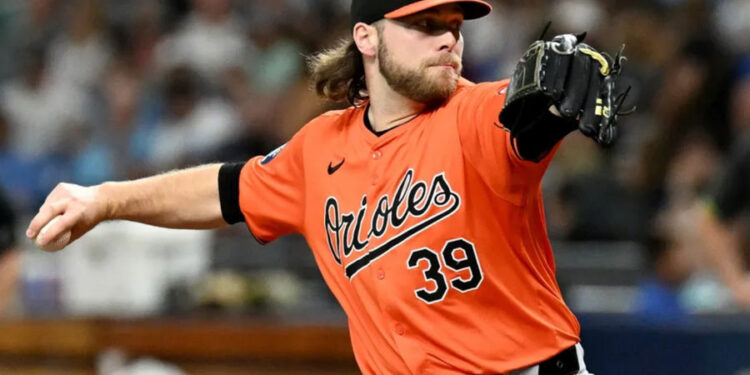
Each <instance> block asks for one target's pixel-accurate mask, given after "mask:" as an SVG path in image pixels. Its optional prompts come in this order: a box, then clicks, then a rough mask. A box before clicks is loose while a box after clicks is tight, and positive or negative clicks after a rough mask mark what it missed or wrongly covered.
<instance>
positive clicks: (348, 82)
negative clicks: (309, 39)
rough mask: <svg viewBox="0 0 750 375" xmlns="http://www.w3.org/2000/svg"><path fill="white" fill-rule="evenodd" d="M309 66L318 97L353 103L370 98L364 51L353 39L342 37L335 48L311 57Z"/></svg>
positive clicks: (361, 102)
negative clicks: (361, 50) (363, 59)
mask: <svg viewBox="0 0 750 375" xmlns="http://www.w3.org/2000/svg"><path fill="white" fill-rule="evenodd" d="M307 65H308V68H309V69H310V76H311V79H312V85H313V88H314V89H315V92H316V93H317V94H318V95H319V96H321V97H323V98H326V99H328V100H331V101H334V102H342V101H344V100H346V101H348V102H349V104H352V105H354V106H360V105H362V104H363V103H364V102H365V101H366V100H367V99H368V94H367V84H366V83H365V66H364V63H363V62H362V53H360V52H359V49H357V45H356V44H354V41H353V40H351V39H342V40H340V41H339V42H338V43H337V44H336V45H335V46H334V47H333V48H330V49H326V50H323V51H321V52H318V53H316V54H314V55H312V56H310V57H308V59H307Z"/></svg>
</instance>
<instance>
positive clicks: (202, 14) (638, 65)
mask: <svg viewBox="0 0 750 375" xmlns="http://www.w3.org/2000/svg"><path fill="white" fill-rule="evenodd" d="M491 3H492V5H493V6H494V8H495V9H494V11H493V12H492V14H491V15H490V16H489V17H487V18H485V19H482V20H481V21H477V22H467V23H466V24H465V26H464V32H463V34H464V38H465V40H466V51H465V56H464V64H465V68H464V69H465V70H464V75H465V76H466V77H467V78H469V79H470V80H474V81H487V80H496V79H501V78H505V77H508V76H509V75H510V73H511V72H512V69H513V67H514V65H515V63H516V62H517V60H518V58H519V57H520V56H521V54H522V53H523V51H524V49H525V48H526V47H527V46H528V44H529V43H531V42H532V41H533V40H535V39H536V38H538V36H539V34H540V32H541V31H542V29H543V28H544V25H545V23H546V22H547V21H552V26H551V30H550V31H549V32H548V33H547V36H548V37H550V36H551V35H554V34H558V33H564V32H572V33H580V32H583V31H587V32H588V36H587V39H586V42H587V43H589V44H591V45H593V46H595V47H596V48H598V49H600V50H602V51H607V52H610V53H612V54H614V53H615V52H616V51H617V50H619V48H620V46H621V44H625V45H626V49H625V55H627V57H628V61H627V62H626V64H625V70H624V77H623V79H622V81H621V85H622V87H627V86H632V91H631V95H630V96H629V97H628V100H627V102H626V104H625V106H626V107H629V106H637V111H636V112H635V114H633V115H631V116H628V117H625V118H622V120H621V124H622V126H621V128H620V136H619V140H618V142H617V143H616V144H615V145H614V146H613V147H610V148H607V149H601V148H599V147H598V146H596V144H595V143H593V142H591V141H590V140H589V139H587V138H585V137H583V136H580V135H577V134H574V135H571V136H569V137H568V138H567V139H566V140H565V142H564V145H563V147H561V148H560V150H559V151H558V154H557V156H556V158H555V160H554V162H553V164H552V165H551V167H550V170H549V171H548V173H547V176H546V178H545V182H544V190H545V195H546V206H547V219H548V227H549V231H550V236H551V238H553V239H554V240H564V241H634V242H638V243H641V244H644V249H647V254H648V259H649V260H650V262H649V264H650V267H651V271H650V272H649V274H650V275H652V276H651V277H650V278H648V279H644V283H643V285H642V288H641V290H640V291H639V293H640V294H639V298H638V301H637V303H638V306H636V307H635V309H636V310H639V311H643V312H644V313H645V314H647V315H649V316H655V315H658V314H667V315H669V316H679V315H681V314H688V313H690V312H692V311H699V310H701V309H703V310H705V309H708V310H711V309H720V308H722V307H726V306H728V305H733V304H734V303H733V302H731V298H730V299H726V298H719V297H717V296H721V295H722V294H721V293H713V292H710V293H707V292H701V291H702V290H713V289H710V288H709V289H706V288H707V285H709V284H710V283H706V282H693V281H694V280H696V279H698V280H703V279H702V278H703V276H702V275H704V274H706V273H707V272H705V271H706V270H710V269H711V267H709V266H708V265H709V264H710V263H711V261H710V260H709V259H707V258H710V256H707V255H706V251H704V249H699V248H702V247H705V246H704V243H705V242H706V241H705V239H703V238H700V237H701V233H702V231H701V230H700V228H699V226H700V222H701V218H702V215H704V214H705V211H710V207H711V206H712V203H711V202H714V201H716V200H717V199H719V198H717V197H715V196H714V195H715V194H717V193H716V191H717V188H716V186H717V184H719V182H718V181H719V180H720V177H719V176H721V175H722V174H726V173H727V172H726V171H725V169H726V168H725V165H726V164H727V161H728V160H734V159H737V157H736V156H735V155H738V154H741V153H742V151H741V150H742V148H743V147H744V148H745V149H747V148H748V147H750V146H749V145H748V142H747V141H744V143H743V139H747V138H748V137H749V136H750V2H747V1H745V0H659V1H631V2H626V3H624V2H615V1H614V0H562V1H554V2H552V1H542V0H502V1H499V0H494V1H491ZM348 7H349V1H348V0H253V1H239V0H164V1H149V0H133V1H115V0H5V1H3V2H1V3H0V187H2V189H4V190H5V191H6V193H7V195H8V196H10V197H12V200H11V203H12V206H13V208H14V210H15V211H16V212H18V213H20V215H21V216H24V215H28V214H30V213H32V212H34V211H35V210H36V208H37V207H38V206H39V205H40V204H41V202H42V201H43V199H44V197H45V196H46V194H47V193H48V192H49V190H50V189H51V188H52V187H54V185H55V184H56V183H58V182H59V181H68V182H74V183H78V184H86V185H88V184H96V183H99V182H102V181H105V180H122V179H130V178H136V177H141V176H145V175H150V174H153V173H158V172H162V171H166V170H170V169H174V168H180V167H185V166H190V165H196V164H199V163H204V162H211V161H237V160H246V159H248V158H249V157H251V156H253V155H257V154H263V153H266V152H268V151H270V150H272V149H273V148H275V147H276V146H278V145H279V144H281V143H283V142H284V141H285V140H286V139H288V138H289V137H290V136H291V135H292V134H293V133H294V132H295V131H296V130H298V129H299V128H300V127H301V126H302V125H304V124H305V122H306V121H308V120H309V119H311V118H313V117H314V116H316V115H317V114H319V113H321V112H323V111H325V110H327V109H331V108H333V106H332V104H331V103H326V102H323V101H321V100H319V99H318V98H316V97H315V95H314V93H313V92H312V91H311V90H310V87H309V83H308V81H307V71H306V64H305V58H306V56H308V55H310V54H311V53H313V52H315V51H317V50H320V49H322V48H326V47H330V46H332V44H333V43H335V42H336V41H337V40H338V39H340V38H342V37H345V36H346V35H347V33H348V31H349V22H348ZM740 169H741V168H740ZM747 169H748V168H747V167H746V168H745V170H747ZM744 196H745V197H744V198H743V193H742V191H740V193H739V194H736V198H732V199H734V200H730V203H728V204H727V203H724V206H727V205H728V206H732V205H733V206H735V207H737V208H738V210H737V213H736V214H732V215H718V214H716V215H715V216H717V217H718V223H719V224H720V225H722V226H726V228H727V231H729V232H730V233H731V234H732V236H733V238H735V239H736V241H737V242H738V243H740V248H741V249H744V254H750V248H748V244H750V241H748V238H747V237H748V233H750V230H749V229H748V228H750V227H749V226H748V222H750V221H749V220H748V219H747V216H748V215H747V213H748V212H750V210H748V207H747V206H749V205H750V202H748V201H747V198H746V196H747V193H746V192H745V194H744ZM722 199H724V198H722ZM743 199H744V201H743ZM743 205H744V206H743ZM22 224H25V223H22ZM743 245H744V246H743ZM709 273H710V272H709ZM709 279H710V277H709ZM714 279H720V278H716V277H714ZM695 285H697V286H695ZM701 288H702V289H701ZM728 294H729V295H731V294H732V293H731V292H728ZM696 296H702V297H696ZM706 296H709V297H706ZM748 301H749V302H747V305H750V294H748Z"/></svg>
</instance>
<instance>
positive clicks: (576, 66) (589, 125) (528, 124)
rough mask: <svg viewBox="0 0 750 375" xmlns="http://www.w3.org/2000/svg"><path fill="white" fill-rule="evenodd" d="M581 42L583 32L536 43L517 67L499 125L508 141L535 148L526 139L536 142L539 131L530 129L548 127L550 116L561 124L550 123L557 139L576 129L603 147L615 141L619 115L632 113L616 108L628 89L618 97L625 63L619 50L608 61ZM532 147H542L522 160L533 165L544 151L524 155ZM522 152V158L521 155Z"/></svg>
mask: <svg viewBox="0 0 750 375" xmlns="http://www.w3.org/2000/svg"><path fill="white" fill-rule="evenodd" d="M584 37H585V33H584V34H581V35H573V34H564V35H558V36H556V37H554V38H553V39H552V40H551V41H543V40H538V41H536V42H534V43H533V44H531V46H530V47H529V49H528V50H527V51H526V53H525V54H524V55H523V57H522V58H521V60H520V61H519V63H518V65H516V69H515V71H514V73H513V77H512V78H511V81H510V86H509V87H508V91H507V93H506V99H505V107H504V108H503V110H502V112H501V113H500V122H501V123H502V124H503V125H504V126H505V127H506V128H507V129H508V130H510V132H511V136H512V137H514V138H516V139H520V140H522V141H523V142H521V143H520V144H522V145H523V144H526V145H529V144H533V143H534V142H535V141H534V140H533V139H528V138H530V137H529V135H534V138H539V137H540V135H539V133H540V132H539V130H538V129H533V128H538V127H539V126H538V124H539V123H540V121H547V122H549V121H548V120H550V119H551V118H552V117H551V116H550V115H549V112H550V111H553V112H554V111H557V112H558V115H560V116H561V119H560V120H559V121H557V120H553V121H552V122H557V123H556V125H555V126H559V127H562V128H563V129H550V130H549V131H552V132H553V133H555V134H560V133H561V134H562V136H564V135H565V134H567V133H568V132H570V131H572V130H574V129H576V128H577V129H580V131H581V132H582V133H583V134H585V135H586V136H589V137H591V138H593V139H594V140H595V141H596V142H598V143H599V144H601V145H608V144H610V143H612V141H613V140H614V139H615V137H616V135H617V120H618V116H620V115H624V114H627V113H629V112H631V111H628V112H623V111H621V109H620V107H621V106H622V103H623V102H624V100H625V97H626V96H627V94H628V92H629V90H630V88H628V89H627V90H625V91H624V92H622V93H620V94H617V93H616V91H617V87H616V86H617V85H616V83H617V78H618V76H619V74H620V71H621V70H622V61H623V60H625V57H624V56H623V55H622V52H623V49H622V48H621V49H620V52H619V53H618V54H617V56H615V57H614V58H611V57H610V56H608V55H606V54H603V53H599V52H597V51H596V50H595V49H594V48H592V47H591V46H589V45H587V44H585V43H583V39H584ZM623 47H624V46H623ZM523 138H525V139H523ZM541 138H545V137H544V136H541ZM560 138H562V137H560ZM544 141H545V139H542V142H544ZM553 141H555V143H556V141H559V139H557V140H554V139H553ZM547 143H549V142H547ZM553 145H554V144H553ZM553 145H547V146H549V147H551V146H553ZM535 148H540V147H539V146H531V147H529V146H527V147H526V149H527V150H525V151H526V152H525V153H526V154H529V155H527V157H525V158H526V159H531V160H536V159H539V158H540V157H541V156H542V155H543V154H545V153H546V152H544V151H545V150H544V147H542V148H541V149H540V150H535V151H532V152H529V151H528V150H529V149H535ZM521 151H522V152H521V154H523V151H524V150H521ZM547 151H548V150H547ZM516 152H519V150H516Z"/></svg>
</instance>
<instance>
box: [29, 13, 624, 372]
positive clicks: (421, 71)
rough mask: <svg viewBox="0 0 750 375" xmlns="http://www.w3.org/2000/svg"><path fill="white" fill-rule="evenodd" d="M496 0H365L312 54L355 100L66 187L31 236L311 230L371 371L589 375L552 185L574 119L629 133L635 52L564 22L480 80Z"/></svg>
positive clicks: (345, 97)
mask: <svg viewBox="0 0 750 375" xmlns="http://www.w3.org/2000/svg"><path fill="white" fill-rule="evenodd" d="M490 11H491V6H490V5H489V4H488V3H487V2H485V1H481V0H463V1H458V0H420V1H409V0H379V1H372V0H353V1H352V4H351V38H348V39H347V40H346V41H344V42H342V43H341V44H340V45H338V46H336V47H334V48H332V49H330V50H326V51H323V52H321V53H319V54H317V55H315V56H313V57H312V58H311V59H310V62H309V64H310V69H311V71H312V76H313V81H314V82H313V83H314V87H315V89H316V91H317V92H318V93H319V94H320V95H321V96H323V97H325V98H328V99H331V100H334V101H348V102H349V103H350V104H351V107H349V108H348V109H345V110H340V111H333V112H328V113H325V114H323V115H321V116H319V117H317V118H315V119H314V120H312V121H310V122H309V123H308V124H306V125H305V126H304V127H303V128H302V129H301V130H300V131H299V132H298V133H297V134H295V135H294V136H293V137H292V139H291V140H289V142H288V143H287V144H285V145H284V146H281V147H279V148H278V149H277V150H275V151H274V152H272V153H270V154H269V155H266V156H258V157H254V158H252V159H250V160H249V161H247V162H246V163H242V164H223V165H222V164H214V165H206V166H201V167H196V168H192V169H187V170H182V171H178V172H171V173H167V174H163V175H159V176H155V177H150V178H146V179H141V180H135V181H128V182H109V183H104V184H102V185H98V186H92V187H81V186H75V185H70V184H61V185H59V186H58V187H57V188H56V189H55V190H54V191H52V193H51V194H50V196H49V197H48V199H47V201H46V202H45V204H44V205H43V206H42V207H41V209H40V211H39V214H38V215H37V216H36V217H35V218H34V219H33V220H32V222H31V223H30V225H29V228H28V231H27V236H28V237H29V238H35V239H36V241H37V244H38V245H39V246H41V247H48V248H58V247H61V246H64V245H65V243H66V242H67V241H68V240H67V239H68V238H70V240H75V239H77V238H79V237H80V236H81V235H83V234H84V233H86V232H87V231H88V230H90V229H91V228H93V227H94V226H95V225H96V224H97V223H99V222H101V221H104V220H113V219H125V220H133V221H138V222H143V223H148V224H152V225H158V226H163V227H171V228H217V227H221V226H225V225H229V224H233V223H239V222H243V223H244V224H245V225H247V227H248V228H249V230H250V232H251V233H252V235H253V236H254V237H255V238H256V239H257V240H258V241H260V242H261V243H266V242H270V241H273V240H274V239H276V238H277V237H279V236H281V235H284V234H287V233H301V234H302V235H303V236H304V237H305V238H306V240H307V242H308V244H309V246H310V248H311V249H312V251H313V255H314V257H315V260H316V261H317V264H318V266H319V267H320V270H321V272H322V274H323V277H324V279H325V282H326V283H327V285H328V286H329V287H330V289H331V291H332V292H333V294H334V295H335V296H336V298H337V300H338V302H339V303H340V304H341V306H342V307H343V309H344V310H345V312H346V314H347V316H348V324H349V329H350V332H351V341H352V346H353V349H354V353H355V356H356V360H357V363H358V365H359V367H360V369H361V371H362V373H363V374H366V375H374V374H379V375H385V374H415V375H416V374H419V375H423V374H424V375H426V374H430V375H459V374H460V375H466V374H524V375H570V374H588V372H587V371H586V366H585V364H584V361H583V349H582V347H581V345H580V343H579V341H580V339H579V331H580V327H579V325H578V322H577V320H576V318H575V317H574V316H573V314H572V313H571V311H570V310H569V309H568V308H567V307H566V305H565V302H564V301H563V299H562V296H561V293H560V289H559V287H558V285H557V282H556V280H555V262H554V259H553V253H552V249H551V247H550V242H549V239H548V238H547V236H546V229H545V219H544V209H543V206H542V194H541V186H540V185H541V180H542V176H543V174H544V172H545V170H546V168H547V166H548V165H549V162H550V159H551V158H552V155H553V154H554V153H555V150H556V148H557V147H558V144H559V143H560V141H561V139H562V138H563V137H564V136H565V135H567V134H568V133H570V132H572V131H575V130H580V131H581V132H583V133H584V134H585V135H587V136H590V137H591V138H593V139H594V140H595V141H596V142H599V143H602V144H607V143H609V142H611V141H612V140H613V139H614V138H615V130H616V123H617V119H618V115H619V114H621V111H620V106H621V104H622V101H623V98H624V95H625V93H619V91H622V90H617V88H616V77H617V75H618V73H619V72H620V69H621V60H622V57H621V56H620V54H618V55H617V56H616V57H614V58H611V57H609V56H607V55H604V54H602V53H599V52H597V51H596V50H595V49H594V48H592V47H591V46H588V45H586V44H585V43H583V38H584V35H560V36H556V37H554V38H553V39H552V40H550V41H545V40H539V41H537V42H534V43H533V44H532V45H531V46H530V47H529V49H528V50H527V51H526V53H525V54H524V55H523V57H522V58H521V60H520V62H519V63H518V65H517V67H516V70H515V72H514V74H513V76H512V77H511V78H510V79H509V80H503V81H498V82H487V83H480V84H474V83H471V82H469V81H467V80H465V79H463V78H462V77H461V67H462V54H463V50H464V39H463V36H462V34H461V27H462V25H463V22H464V21H465V20H471V19H476V18H480V17H482V16H485V15H487V14H488V13H489V12H490ZM618 94H619V95H618ZM53 219H56V220H55V221H53V222H52V224H50V225H48V226H46V225H47V224H48V223H50V221H52V220H53ZM45 226H46V227H45ZM43 228H44V231H42V229H43ZM40 231H42V234H41V235H40ZM61 236H62V237H61ZM68 236H69V237H68ZM59 238H63V239H64V240H65V241H63V243H58V244H57V246H53V245H54V244H55V243H56V239H59ZM58 242H59V241H58Z"/></svg>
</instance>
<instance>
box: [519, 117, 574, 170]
mask: <svg viewBox="0 0 750 375" xmlns="http://www.w3.org/2000/svg"><path fill="white" fill-rule="evenodd" d="M577 128H578V126H577V124H576V121H575V120H571V119H566V118H561V117H557V116H555V115H553V114H552V113H550V112H549V111H544V112H543V113H542V114H540V115H539V116H538V117H537V118H536V119H535V120H534V121H531V122H530V123H529V124H528V125H526V126H524V127H516V128H514V129H513V131H511V134H510V135H511V137H512V138H514V140H515V142H514V143H513V145H514V147H515V151H516V154H517V155H518V156H519V157H520V158H521V159H524V160H529V161H533V162H539V161H541V160H542V159H544V157H545V156H547V155H548V154H549V152H550V151H551V150H552V148H553V147H555V145H556V144H557V143H558V142H560V140H562V139H563V138H565V136H566V135H568V133H570V132H572V131H573V130H576V129H577Z"/></svg>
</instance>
